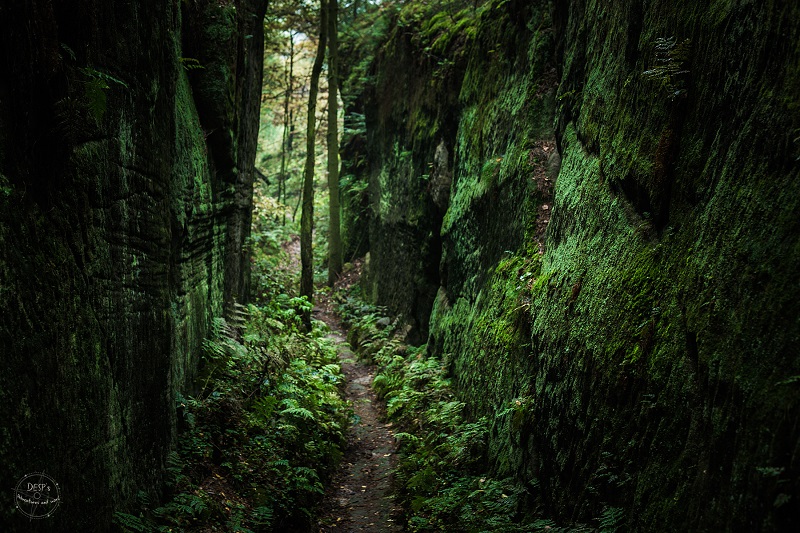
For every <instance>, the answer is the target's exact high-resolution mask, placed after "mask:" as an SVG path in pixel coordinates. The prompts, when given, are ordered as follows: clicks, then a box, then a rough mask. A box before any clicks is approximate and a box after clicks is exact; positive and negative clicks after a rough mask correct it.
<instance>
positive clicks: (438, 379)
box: [340, 297, 581, 532]
mask: <svg viewBox="0 0 800 533" xmlns="http://www.w3.org/2000/svg"><path fill="white" fill-rule="evenodd" d="M340 312H341V314H342V315H343V316H344V317H346V319H347V320H348V323H349V324H350V341H351V343H353V344H354V347H356V348H357V349H358V353H359V355H360V356H362V357H365V358H367V359H369V360H371V361H374V362H375V363H376V364H377V366H378V373H377V375H376V376H375V379H374V381H373V388H374V389H375V391H376V392H377V393H378V396H379V397H380V398H383V399H384V400H385V401H386V405H387V416H388V418H389V420H391V421H392V422H393V423H394V424H395V427H398V428H399V429H400V431H399V432H398V433H396V434H395V437H396V438H397V440H398V442H399V443H400V452H401V459H400V461H399V464H398V466H397V469H396V471H395V480H396V484H397V486H396V489H395V490H396V497H397V499H398V500H399V502H400V503H401V504H402V505H403V508H404V509H405V511H406V522H407V523H406V526H407V528H408V530H409V531H506V532H513V531H519V532H522V531H558V529H557V528H555V524H554V523H553V522H551V521H548V520H543V519H542V518H541V517H537V516H535V512H531V511H532V509H530V504H531V503H532V502H533V501H534V499H533V497H534V495H533V494H531V493H530V490H529V487H526V486H523V485H522V484H520V483H519V482H517V481H515V480H513V479H512V478H498V477H496V476H495V475H494V474H493V473H492V470H491V469H490V468H489V467H488V466H487V465H488V464H489V460H488V438H489V432H490V429H491V426H492V420H490V419H489V418H487V417H479V418H477V419H470V418H469V417H468V416H467V414H466V413H467V409H466V407H467V406H466V404H465V403H464V402H462V401H459V400H458V399H457V398H456V397H455V394H454V391H453V389H452V385H451V381H450V379H449V378H448V376H447V373H446V369H445V367H444V366H443V365H442V362H441V361H439V360H438V359H436V358H434V357H430V356H428V355H427V353H426V352H427V346H425V345H423V346H420V347H416V348H414V347H409V346H406V345H404V344H403V343H402V342H400V341H399V340H398V339H397V338H396V337H395V336H394V328H393V326H392V325H391V323H389V325H386V324H387V319H385V318H383V317H382V316H381V310H380V309H378V308H375V307H373V306H370V305H367V304H364V303H362V302H360V301H359V300H358V299H356V298H353V297H350V298H348V299H346V300H345V301H344V303H343V304H342V305H341V307H340ZM384 312H385V311H384ZM529 401H530V400H529V399H527V398H515V399H513V400H512V401H511V402H510V406H509V407H508V408H507V409H504V410H501V411H500V412H498V413H497V415H496V416H495V417H496V418H497V419H505V418H508V417H510V418H511V419H512V420H513V419H517V418H520V417H522V416H524V413H525V412H526V409H527V405H528V403H529ZM532 485H533V486H535V483H533V484H532ZM580 530H581V529H580V528H578V529H573V531H580Z"/></svg>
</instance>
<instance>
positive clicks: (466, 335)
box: [367, 0, 800, 531]
mask: <svg viewBox="0 0 800 533" xmlns="http://www.w3.org/2000/svg"><path fill="white" fill-rule="evenodd" d="M407 9H408V8H406V10H407ZM404 16H405V17H406V18H405V19H403V18H402V17H404ZM431 19H432V17H431V16H430V14H429V16H428V17H427V18H426V17H420V18H419V19H418V20H414V19H413V17H409V16H408V15H403V14H402V13H401V15H399V16H398V20H399V24H398V23H397V22H396V24H397V26H398V27H401V28H402V31H398V32H396V33H393V34H390V37H389V41H388V43H387V44H386V46H385V47H384V49H383V50H384V53H392V51H393V50H398V49H400V50H402V49H404V48H403V47H404V46H407V45H406V43H408V42H409V39H410V42H411V43H412V44H415V45H416V46H417V49H419V50H426V49H428V50H430V49H432V48H433V47H434V46H435V45H436V44H435V43H436V42H437V39H438V38H440V37H442V36H443V35H445V34H446V33H447V31H446V30H444V29H442V28H439V29H437V30H435V31H431V30H430V28H431V26H430V24H431V23H430V22H429V21H430V20H431ZM474 20H475V22H474V23H473V24H471V25H470V26H469V28H471V29H470V30H469V31H465V32H464V33H465V34H468V35H470V41H469V43H468V44H467V45H466V48H465V51H464V53H463V55H461V56H459V55H454V54H452V53H450V52H448V49H444V51H443V52H441V53H440V54H439V60H440V61H442V60H448V59H450V60H451V61H452V64H454V65H456V68H455V69H454V70H453V72H449V73H446V75H445V80H444V81H436V80H434V81H430V80H428V81H429V85H428V90H432V89H433V90H435V91H436V94H434V95H431V94H426V95H425V99H424V100H423V101H424V102H426V104H420V103H419V99H418V98H416V97H415V91H414V88H415V87H417V86H419V85H420V84H421V82H420V81H419V79H418V78H419V77H420V76H423V77H424V76H425V75H427V74H428V72H429V71H425V70H423V69H420V68H417V69H416V70H414V71H412V73H411V74H408V75H406V76H403V74H402V73H404V72H406V70H405V69H400V68H394V69H392V70H393V74H392V75H393V76H395V78H394V79H393V80H392V82H391V83H389V84H387V85H381V84H380V83H378V84H377V87H376V89H375V93H374V94H373V95H371V96H370V98H369V99H368V102H367V109H369V106H373V107H374V108H375V109H378V110H381V109H386V110H384V111H382V112H381V113H379V114H377V116H391V114H392V113H397V114H398V116H403V117H406V121H405V122H402V121H401V122H400V124H404V125H405V127H406V130H404V129H403V128H402V127H387V125H386V123H385V122H381V121H372V122H370V121H369V120H368V122H367V128H368V139H370V149H371V150H372V151H371V152H370V157H371V159H370V163H369V164H370V165H371V168H372V169H373V171H372V174H371V175H372V181H371V182H370V183H371V190H370V192H371V197H372V201H373V203H374V205H376V207H380V208H381V209H383V204H381V201H382V200H383V199H384V198H389V199H391V201H389V202H387V206H391V211H389V210H387V209H384V210H383V211H378V212H381V213H388V212H391V213H393V220H417V219H420V220H424V221H425V222H424V223H422V224H416V226H414V227H422V226H424V225H425V224H429V225H432V226H434V227H432V228H431V229H430V231H432V235H433V236H434V237H433V238H430V240H429V242H433V240H434V239H435V236H436V234H437V227H438V229H439V235H440V236H441V247H442V253H441V261H440V264H439V267H440V271H439V272H440V274H439V279H438V281H439V285H440V287H439V289H438V295H437V296H436V298H435V301H434V306H433V311H432V316H431V319H430V323H429V337H428V347H429V350H430V351H432V352H433V353H435V354H438V355H439V356H441V357H442V358H443V361H444V362H445V363H446V364H447V365H448V367H449V368H450V369H451V372H452V374H453V377H454V380H455V382H456V383H457V385H458V389H459V394H460V396H461V397H462V399H464V400H465V401H466V402H467V403H468V407H469V409H470V410H471V412H472V413H473V414H475V415H484V414H488V415H490V416H491V415H496V414H497V413H501V412H503V413H506V414H505V415H502V416H499V415H498V416H494V417H493V420H494V425H493V428H492V432H491V438H490V457H489V460H490V462H491V464H492V467H493V469H494V470H495V471H497V472H499V473H501V474H511V475H516V476H518V477H519V478H520V479H521V480H523V481H525V482H526V483H527V484H528V487H529V489H530V492H531V494H532V499H531V501H530V506H529V508H528V509H524V510H522V511H523V512H530V511H531V510H532V509H539V510H542V511H543V512H544V513H545V514H547V515H549V516H552V517H554V518H556V519H557V520H559V521H560V522H562V523H589V524H593V525H595V526H597V525H600V524H603V525H605V526H608V527H616V526H619V527H624V528H625V529H626V530H633V531H657V530H658V531H677V530H689V531H721V530H726V531H781V530H789V529H790V528H791V525H792V524H795V525H796V524H797V523H798V521H799V520H800V517H798V511H797V509H800V507H798V506H797V502H798V498H800V483H799V482H798V477H799V476H798V474H800V463H798V457H800V430H799V429H798V427H800V426H799V425H798V422H800V389H798V384H800V381H799V380H798V377H797V376H798V375H800V355H799V354H798V350H797V341H798V337H800V309H798V301H800V294H799V293H800V283H799V282H800V279H798V278H799V277H800V276H799V275H798V272H799V271H798V269H797V267H796V264H797V262H798V259H800V257H799V256H800V219H798V217H797V216H796V213H797V212H798V207H799V206H798V202H800V200H799V199H800V180H798V178H799V177H800V175H799V174H800V170H798V169H799V168H800V166H799V164H798V161H799V160H800V141H798V139H797V137H798V132H800V129H799V128H800V99H799V98H798V95H799V94H800V49H798V47H797V45H796V43H797V42H800V40H798V37H800V7H798V6H794V5H791V6H790V5H788V4H783V3H769V2H767V3H764V2H755V1H745V2H729V1H719V2H714V3H712V4H711V5H702V6H701V5H699V4H680V3H670V2H648V3H645V2H641V1H635V2H612V3H611V4H609V3H608V2H595V1H592V0H586V1H573V2H557V3H553V4H550V3H548V2H522V1H513V0H512V1H499V0H498V1H491V2H488V3H486V4H484V5H483V6H482V7H479V8H478V9H477V11H476V12H475V18H474ZM425 21H428V22H425ZM451 26H452V24H451ZM409 35H411V36H412V37H409ZM414 39H417V40H416V41H414ZM387 51H388V52H387ZM448 54H449V55H448ZM463 61H466V65H465V69H466V70H465V71H463V73H459V70H458V65H460V64H463V63H462V62H463ZM376 65H377V71H378V72H380V71H381V70H380V69H381V58H380V56H379V58H378V60H377V63H376ZM431 88H432V89H431ZM453 95H458V99H457V101H454V100H453V98H452V97H453ZM430 102H432V103H430ZM437 105H438V106H447V107H444V108H443V107H436V106H437ZM381 106H384V107H383V108H382V107H381ZM426 106H432V107H426ZM420 111H424V112H425V115H424V116H449V117H454V122H450V121H449V120H448V121H447V122H446V123H448V124H455V125H456V127H455V129H454V130H445V131H451V133H452V134H451V135H442V136H441V137H440V136H439V135H438V134H434V135H430V136H428V137H425V138H423V139H421V140H420V142H418V143H417V144H416V145H411V144H409V143H408V142H407V141H406V139H408V134H407V131H408V129H410V128H412V125H413V124H414V117H415V116H417V114H418V113H419V112H420ZM370 128H372V133H370ZM442 139H444V146H445V147H447V151H448V154H450V155H449V157H450V158H452V159H449V162H450V163H449V164H450V167H449V168H451V169H452V184H451V186H450V188H449V198H448V201H447V204H446V206H445V207H446V212H445V214H444V216H443V217H442V219H441V224H440V225H439V219H437V218H435V217H432V216H431V215H430V213H429V212H427V211H423V212H420V209H421V207H420V206H424V205H429V204H434V205H435V201H434V194H433V193H432V192H431V189H430V188H427V186H426V185H425V183H426V181H427V180H429V179H430V175H429V172H428V170H427V169H430V168H435V167H436V166H437V159H436V152H437V150H436V149H437V146H439V144H440V141H441V140H442ZM392 146H397V147H398V149H397V150H396V152H391V151H390V150H388V148H387V147H392ZM404 150H408V151H410V153H406V152H405V151H404ZM402 157H405V158H406V159H407V160H410V161H419V163H418V164H408V165H406V166H400V165H398V162H399V161H402ZM426 175H428V176H427V177H426ZM409 184H411V185H409ZM398 197H399V199H397V198H398ZM385 220H389V217H387V216H386V215H384V216H383V218H381V219H380V221H378V222H377V224H378V226H376V227H375V228H374V229H373V231H371V233H370V246H371V264H370V280H371V288H372V294H373V296H376V297H377V300H378V301H379V302H381V301H383V302H386V303H389V304H393V305H392V308H393V309H394V310H395V311H399V312H401V313H407V309H408V306H403V305H399V304H398V303H397V302H396V301H393V300H392V297H388V296H386V294H389V293H394V291H398V290H399V291H400V292H401V293H402V294H405V295H407V294H409V293H414V292H415V291H416V293H417V294H419V293H420V290H419V287H420V285H419V284H418V283H415V280H414V279H413V278H412V279H406V278H403V277H402V276H398V275H397V271H398V270H400V269H408V271H415V272H423V271H426V269H429V268H431V267H432V265H431V264H430V263H426V262H425V261H426V260H430V259H436V254H435V253H432V254H429V255H428V256H427V258H419V259H421V263H420V262H418V261H417V259H418V258H417V257H416V256H413V255H412V256H411V257H412V258H413V259H414V260H413V262H411V263H409V262H408V261H407V257H409V255H410V254H409V252H408V250H409V249H412V250H415V249H423V248H422V247H421V246H420V240H419V238H416V237H411V238H410V237H408V236H407V235H404V234H402V233H400V232H395V233H392V232H389V233H388V234H387V235H386V236H384V234H383V233H382V228H381V227H380V224H384V225H385V222H383V221H385ZM398 265H401V266H398ZM417 265H419V266H417ZM429 279H431V280H432V279H434V278H429ZM423 300H424V299H423ZM425 301H427V300H425ZM419 316H422V313H420V314H419Z"/></svg>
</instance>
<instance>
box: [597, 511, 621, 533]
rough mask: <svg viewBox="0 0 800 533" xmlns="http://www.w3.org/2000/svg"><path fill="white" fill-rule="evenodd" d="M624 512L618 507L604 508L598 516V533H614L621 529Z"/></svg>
mask: <svg viewBox="0 0 800 533" xmlns="http://www.w3.org/2000/svg"><path fill="white" fill-rule="evenodd" d="M624 517H625V511H624V510H623V509H622V508H620V507H606V508H605V509H603V512H602V513H601V514H600V533H615V532H616V531H617V530H619V528H620V527H621V524H622V521H623V519H624Z"/></svg>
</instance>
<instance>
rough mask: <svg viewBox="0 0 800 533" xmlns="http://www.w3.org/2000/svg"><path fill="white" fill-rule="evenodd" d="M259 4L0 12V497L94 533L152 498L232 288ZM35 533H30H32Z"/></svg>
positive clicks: (240, 277)
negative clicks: (49, 499) (43, 505)
mask: <svg viewBox="0 0 800 533" xmlns="http://www.w3.org/2000/svg"><path fill="white" fill-rule="evenodd" d="M264 9H265V3H264V2H255V1H246V0H242V1H236V2H210V1H196V2H194V1H193V2H178V1H166V0H148V1H145V2H133V3H131V2H119V1H113V2H100V1H95V0H85V1H80V2H73V3H63V2H62V3H54V2H10V3H6V4H4V5H3V6H2V7H0V30H1V31H0V34H1V35H2V40H3V44H2V52H0V68H2V71H3V76H2V77H0V314H1V315H2V322H1V323H0V352H2V353H1V354H0V358H2V364H3V371H2V372H0V402H1V404H2V406H1V407H0V420H2V424H0V426H2V431H1V432H0V454H1V456H2V458H3V461H2V465H0V485H2V486H4V487H6V488H9V487H11V488H13V487H14V486H15V485H16V483H17V481H18V480H19V479H21V478H22V477H23V476H24V475H25V474H27V473H29V472H33V471H44V472H46V473H47V474H49V475H50V476H52V478H53V479H55V480H56V481H57V482H58V483H59V484H60V491H61V497H62V502H61V504H60V507H59V508H58V510H57V511H56V514H54V516H53V517H52V518H50V519H47V520H39V521H37V520H34V521H29V520H28V519H27V518H25V517H24V516H23V515H22V514H21V513H20V512H19V511H17V510H15V509H14V501H13V491H10V490H8V491H3V493H2V495H1V496H0V505H1V506H2V508H0V524H2V529H3V530H11V531H14V530H21V528H22V527H23V526H24V528H26V530H31V531H33V530H41V531H106V530H108V529H109V527H110V521H111V518H112V513H113V511H115V510H126V509H130V508H132V507H133V506H135V505H136V493H137V491H140V490H144V491H145V492H146V493H149V494H148V495H149V496H151V497H152V496H156V495H157V494H158V493H159V492H160V490H161V479H162V475H163V471H164V466H165V460H166V456H167V453H168V451H169V449H170V446H171V444H172V442H173V439H174V431H175V393H176V392H178V391H186V389H187V387H189V386H190V383H191V380H192V377H193V376H194V373H195V371H196V367H197V363H198V360H197V358H198V356H199V353H200V350H199V347H200V343H201V342H202V340H203V338H204V337H205V336H206V333H207V331H208V328H209V325H210V321H211V319H212V317H214V316H222V315H223V313H224V312H225V309H226V307H228V306H230V304H232V303H233V302H234V301H239V302H242V301H245V300H246V298H247V289H248V266H247V265H248V264H249V263H248V257H247V249H246V242H247V238H248V235H249V231H250V219H249V217H250V201H251V195H252V168H253V167H252V165H253V160H254V156H255V137H256V129H257V127H258V125H257V124H258V122H257V120H254V119H253V114H254V113H255V114H257V113H258V106H259V93H260V83H261V68H262V62H261V55H262V52H261V47H262V46H263V38H262V33H261V32H262V25H261V20H262V18H263V15H264ZM37 528H38V529H37Z"/></svg>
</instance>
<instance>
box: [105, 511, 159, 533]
mask: <svg viewBox="0 0 800 533" xmlns="http://www.w3.org/2000/svg"><path fill="white" fill-rule="evenodd" d="M114 523H115V524H117V525H118V526H120V527H121V528H122V531H123V532H124V533H133V532H135V533H150V532H151V531H153V527H152V526H151V525H150V524H148V523H147V522H145V520H144V519H142V518H141V517H139V516H134V515H132V514H128V513H121V512H116V513H114Z"/></svg>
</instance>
